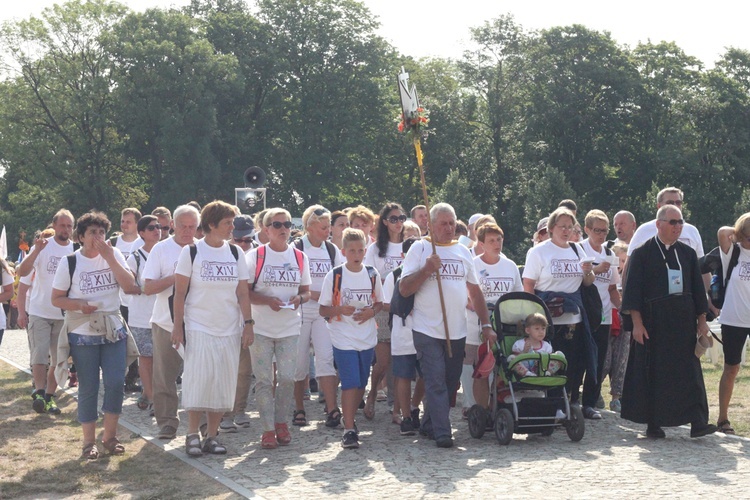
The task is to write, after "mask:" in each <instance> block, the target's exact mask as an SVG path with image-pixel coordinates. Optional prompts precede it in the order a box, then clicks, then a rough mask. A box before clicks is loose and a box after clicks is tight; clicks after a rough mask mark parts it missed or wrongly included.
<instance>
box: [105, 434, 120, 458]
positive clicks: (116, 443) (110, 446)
mask: <svg viewBox="0 0 750 500" xmlns="http://www.w3.org/2000/svg"><path fill="white" fill-rule="evenodd" d="M102 446H104V449H105V450H107V452H108V453H109V454H110V455H122V454H124V453H125V447H124V446H123V445H122V444H120V440H119V439H117V438H116V437H112V438H109V439H107V440H106V441H102Z"/></svg>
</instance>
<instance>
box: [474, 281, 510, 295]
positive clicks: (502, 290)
mask: <svg viewBox="0 0 750 500" xmlns="http://www.w3.org/2000/svg"><path fill="white" fill-rule="evenodd" d="M479 286H480V287H482V294H483V295H484V296H485V297H486V296H491V297H497V298H500V297H501V296H502V295H505V294H506V293H508V292H510V291H511V289H512V287H513V279H512V278H500V277H493V276H487V277H484V276H483V277H481V278H479Z"/></svg>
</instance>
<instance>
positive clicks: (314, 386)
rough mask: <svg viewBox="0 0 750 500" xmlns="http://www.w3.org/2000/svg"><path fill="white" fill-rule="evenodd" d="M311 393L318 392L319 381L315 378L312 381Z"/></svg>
mask: <svg viewBox="0 0 750 500" xmlns="http://www.w3.org/2000/svg"><path fill="white" fill-rule="evenodd" d="M310 392H318V381H317V380H315V379H314V378H311V379H310Z"/></svg>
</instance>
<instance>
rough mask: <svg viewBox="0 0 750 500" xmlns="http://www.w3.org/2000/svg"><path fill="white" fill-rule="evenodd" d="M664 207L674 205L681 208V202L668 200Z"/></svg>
mask: <svg viewBox="0 0 750 500" xmlns="http://www.w3.org/2000/svg"><path fill="white" fill-rule="evenodd" d="M664 204H665V205H676V206H678V207H681V206H682V200H669V201H665V202H664Z"/></svg>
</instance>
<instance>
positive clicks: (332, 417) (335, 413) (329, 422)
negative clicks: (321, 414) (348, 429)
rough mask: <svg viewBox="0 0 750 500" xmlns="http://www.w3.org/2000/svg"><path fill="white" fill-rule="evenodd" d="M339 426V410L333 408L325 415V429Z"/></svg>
mask: <svg viewBox="0 0 750 500" xmlns="http://www.w3.org/2000/svg"><path fill="white" fill-rule="evenodd" d="M339 425H341V410H339V409H338V408H334V409H333V410H331V411H330V412H328V413H327V414H326V427H331V428H333V427H338V426H339Z"/></svg>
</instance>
